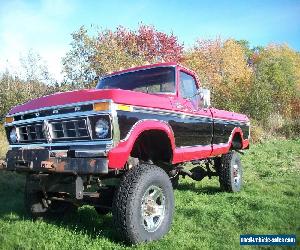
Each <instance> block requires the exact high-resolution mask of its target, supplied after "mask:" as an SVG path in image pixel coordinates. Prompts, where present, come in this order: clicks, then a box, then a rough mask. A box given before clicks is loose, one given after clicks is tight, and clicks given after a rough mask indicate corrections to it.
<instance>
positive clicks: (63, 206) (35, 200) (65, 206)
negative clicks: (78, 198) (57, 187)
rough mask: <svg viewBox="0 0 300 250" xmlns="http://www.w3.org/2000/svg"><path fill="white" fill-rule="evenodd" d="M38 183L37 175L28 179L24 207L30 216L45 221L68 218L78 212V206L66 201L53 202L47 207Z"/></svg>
mask: <svg viewBox="0 0 300 250" xmlns="http://www.w3.org/2000/svg"><path fill="white" fill-rule="evenodd" d="M38 181H39V180H38V177H37V175H27V177H26V184H25V195H24V205H25V210H26V212H27V214H28V215H29V216H31V217H32V218H34V219H43V218H45V217H52V216H55V217H62V216H68V215H70V214H72V213H74V212H76V211H77V206H75V205H74V204H72V203H70V202H65V201H51V203H50V204H48V206H47V205H46V200H45V197H44V194H43V192H42V191H41V190H39V189H38V188H37V187H38Z"/></svg>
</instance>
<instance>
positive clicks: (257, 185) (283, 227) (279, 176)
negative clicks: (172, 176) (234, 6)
mask: <svg viewBox="0 0 300 250" xmlns="http://www.w3.org/2000/svg"><path fill="white" fill-rule="evenodd" d="M242 160H243V164H244V174H245V183H244V189H243V191H242V192H240V193H235V194H231V193H223V192H220V189H219V184H218V180H217V179H216V178H215V179H213V180H208V179H207V178H205V180H203V181H202V182H194V181H191V180H189V179H182V180H181V181H180V187H179V189H178V190H176V191H175V197H176V212H175V218H174V223H173V226H172V229H171V231H170V233H169V234H168V235H166V236H165V237H164V238H163V239H162V240H160V241H158V242H153V243H150V244H145V245H140V246H138V247H134V248H137V249H238V248H240V246H239V236H240V234H297V238H298V243H297V244H298V245H299V237H300V140H294V141H292V140H289V141H288V140H286V141H284V140H281V141H280V140H272V141H270V142H267V143H264V144H258V145H255V146H253V147H252V148H251V149H250V150H249V151H248V152H247V153H246V155H245V156H243V159H242ZM23 186H24V179H23V178H22V176H19V175H16V174H12V173H5V172H0V249H127V248H130V247H128V246H126V245H124V244H123V243H121V242H119V241H118V239H117V237H116V233H115V229H114V228H113V225H112V218H111V215H107V216H103V217H101V216H98V215H97V214H96V212H95V211H94V209H93V208H92V207H89V206H85V207H82V208H81V209H80V210H79V211H78V213H76V214H75V216H73V217H71V218H68V219H64V220H63V221H58V220H47V221H32V220H31V219H30V218H28V217H26V216H25V212H24V208H23ZM243 249H245V247H243ZM246 249H248V248H246ZM249 249H250V248H249ZM264 249H265V248H264Z"/></svg>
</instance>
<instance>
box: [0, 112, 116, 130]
mask: <svg viewBox="0 0 300 250" xmlns="http://www.w3.org/2000/svg"><path fill="white" fill-rule="evenodd" d="M110 113H111V112H110V111H109V110H108V111H85V112H73V113H67V114H59V115H50V116H44V117H37V118H31V119H27V120H20V121H15V122H12V123H7V124H5V127H8V126H14V125H22V124H27V123H34V122H42V121H44V120H60V119H64V118H76V117H82V118H87V117H88V116H94V115H101V114H103V115H109V114H110Z"/></svg>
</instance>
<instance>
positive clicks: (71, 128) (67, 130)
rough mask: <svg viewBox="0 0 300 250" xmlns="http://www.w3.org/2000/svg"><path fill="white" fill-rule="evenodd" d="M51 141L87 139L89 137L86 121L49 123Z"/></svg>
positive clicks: (81, 119)
mask: <svg viewBox="0 0 300 250" xmlns="http://www.w3.org/2000/svg"><path fill="white" fill-rule="evenodd" d="M49 125H50V131H52V139H53V140H55V139H87V138H89V137H90V135H89V131H88V127H87V122H86V119H83V118H80V119H74V120H65V121H49Z"/></svg>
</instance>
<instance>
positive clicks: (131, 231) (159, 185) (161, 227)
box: [112, 164, 174, 244]
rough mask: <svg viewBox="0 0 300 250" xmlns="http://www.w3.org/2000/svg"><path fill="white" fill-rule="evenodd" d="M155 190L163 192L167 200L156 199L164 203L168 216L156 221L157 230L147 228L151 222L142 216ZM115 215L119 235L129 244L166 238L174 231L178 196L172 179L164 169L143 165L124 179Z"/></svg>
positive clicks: (114, 202) (120, 186)
mask: <svg viewBox="0 0 300 250" xmlns="http://www.w3.org/2000/svg"><path fill="white" fill-rule="evenodd" d="M151 188H154V189H157V190H159V191H158V192H159V193H160V194H161V195H162V196H163V198H162V200H163V201H164V202H163V203H162V202H161V201H159V200H156V202H157V203H159V202H161V204H164V205H163V207H164V209H163V210H162V211H164V216H162V217H160V218H162V219H161V220H156V222H157V221H160V223H159V224H157V228H156V229H155V230H154V231H149V230H147V229H146V226H147V223H146V224H145V219H144V218H145V217H143V215H142V214H143V211H145V207H146V208H147V207H148V204H147V205H146V206H145V204H144V201H145V200H148V199H145V197H151ZM153 193H154V192H153ZM147 194H149V195H150V196H146V195H147ZM159 199H160V198H159ZM142 204H144V206H143V208H144V210H143V209H142ZM147 211H148V210H147ZM112 213H113V219H114V223H115V226H116V228H117V230H118V233H119V235H120V236H121V238H122V239H123V240H124V241H126V242H127V243H131V244H138V243H141V242H149V241H153V240H158V239H160V238H162V237H163V236H164V235H165V234H166V233H167V232H168V231H169V230H170V227H171V224H172V220H173V213H174V193H173V187H172V183H171V181H170V178H169V176H168V175H167V174H166V172H165V171H164V170H163V169H161V168H159V167H157V166H155V165H150V164H140V165H138V166H136V167H134V168H132V169H130V170H129V171H128V172H126V173H125V174H124V175H123V176H122V179H121V182H120V185H119V187H118V188H117V190H116V192H115V196H114V200H113V207H112ZM156 222H155V223H156Z"/></svg>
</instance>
